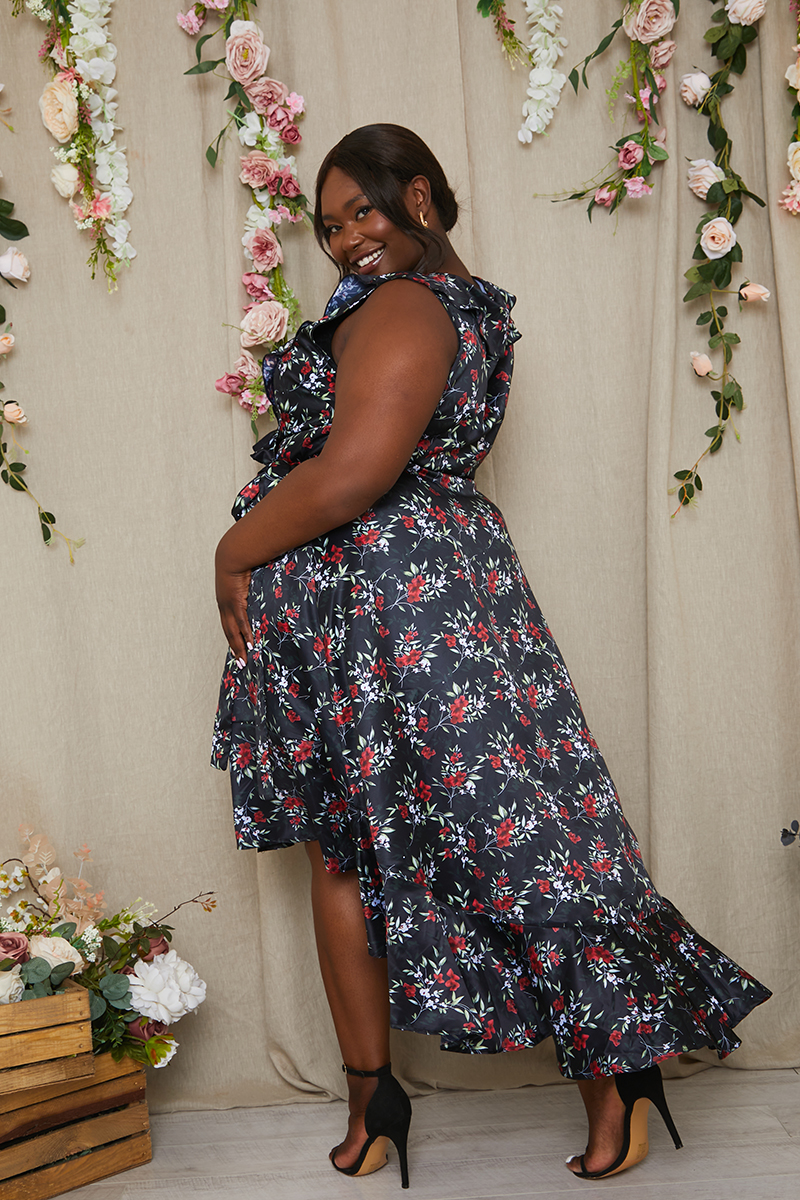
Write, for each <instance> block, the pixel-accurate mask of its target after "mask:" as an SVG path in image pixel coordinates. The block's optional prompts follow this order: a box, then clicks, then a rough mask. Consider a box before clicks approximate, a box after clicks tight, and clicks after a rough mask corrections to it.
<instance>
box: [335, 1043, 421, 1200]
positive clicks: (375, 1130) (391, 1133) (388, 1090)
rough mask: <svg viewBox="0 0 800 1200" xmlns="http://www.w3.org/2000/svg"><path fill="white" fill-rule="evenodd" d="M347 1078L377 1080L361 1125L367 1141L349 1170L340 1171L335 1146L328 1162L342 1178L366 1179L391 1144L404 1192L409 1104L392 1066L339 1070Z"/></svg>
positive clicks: (406, 1168)
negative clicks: (364, 1130) (395, 1149)
mask: <svg viewBox="0 0 800 1200" xmlns="http://www.w3.org/2000/svg"><path fill="white" fill-rule="evenodd" d="M342 1070H343V1071H344V1072H345V1074H347V1075H357V1076H358V1077H359V1078H360V1079H372V1078H375V1077H377V1080H378V1086H377V1087H376V1088H375V1091H374V1092H373V1093H372V1096H371V1097H370V1100H369V1104H368V1105H367V1109H366V1112H365V1113H364V1124H365V1126H366V1129H367V1140H366V1141H365V1142H364V1145H363V1146H362V1147H361V1153H360V1154H359V1156H358V1158H357V1159H356V1161H355V1162H354V1163H353V1165H352V1166H351V1167H340V1166H337V1164H336V1159H335V1158H334V1157H333V1156H334V1154H335V1153H336V1151H337V1150H338V1149H339V1147H338V1146H334V1148H333V1150H331V1152H330V1154H329V1156H328V1157H329V1158H330V1160H331V1162H332V1163H333V1165H334V1167H336V1170H337V1171H341V1173H342V1174H343V1175H370V1174H371V1173H372V1172H373V1171H378V1170H380V1168H381V1167H383V1166H385V1165H386V1163H387V1162H388V1158H387V1154H386V1144H387V1142H389V1141H392V1142H394V1144H395V1146H396V1147H397V1155H398V1158H399V1159H400V1179H401V1182H402V1185H403V1187H404V1188H407V1187H408V1127H409V1125H410V1124H411V1101H410V1100H409V1098H408V1096H407V1095H406V1094H405V1092H404V1091H403V1089H402V1087H401V1086H400V1084H399V1083H398V1082H397V1080H396V1079H395V1077H394V1075H393V1074H392V1064H391V1063H387V1064H386V1066H385V1067H379V1068H378V1070H377V1071H356V1070H354V1069H353V1067H347V1066H343V1067H342Z"/></svg>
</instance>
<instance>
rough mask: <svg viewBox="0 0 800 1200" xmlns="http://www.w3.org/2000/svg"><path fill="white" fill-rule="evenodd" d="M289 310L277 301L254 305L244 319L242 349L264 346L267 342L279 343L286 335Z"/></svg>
mask: <svg viewBox="0 0 800 1200" xmlns="http://www.w3.org/2000/svg"><path fill="white" fill-rule="evenodd" d="M288 323H289V310H288V309H287V308H285V307H284V306H283V305H282V304H279V303H278V301H277V300H264V301H263V302H262V303H261V304H254V305H253V307H252V308H250V309H248V311H247V312H246V313H245V314H244V317H243V318H242V333H241V337H240V339H239V340H240V342H241V345H242V349H244V350H246V349H248V348H249V347H250V346H262V345H263V344H264V343H265V342H279V341H280V340H281V338H282V337H283V336H284V334H285V333H286V327H287V325H288Z"/></svg>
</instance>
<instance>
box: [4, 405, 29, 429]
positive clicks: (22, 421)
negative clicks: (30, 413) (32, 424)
mask: <svg viewBox="0 0 800 1200" xmlns="http://www.w3.org/2000/svg"><path fill="white" fill-rule="evenodd" d="M3 420H4V421H8V423H9V425H27V424H28V418H27V417H26V416H25V413H24V412H23V410H22V409H21V408H20V406H19V405H18V404H17V402H16V401H15V400H6V401H5V402H4V404H3Z"/></svg>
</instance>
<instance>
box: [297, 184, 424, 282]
mask: <svg viewBox="0 0 800 1200" xmlns="http://www.w3.org/2000/svg"><path fill="white" fill-rule="evenodd" d="M417 203H418V201H417V198H416V196H415V193H414V185H413V183H411V184H409V185H408V190H407V195H406V206H407V207H408V210H409V213H410V215H411V217H412V219H414V218H415V216H416V212H417ZM320 207H321V209H322V223H323V225H324V226H325V232H326V236H327V239H328V247H329V249H330V252H331V254H332V255H333V257H334V258H335V260H336V262H337V263H339V264H340V265H341V266H343V267H344V268H345V271H346V272H348V273H349V274H353V275H390V274H392V273H393V272H395V271H413V270H414V268H415V267H416V266H417V264H418V262H419V260H420V259H421V258H422V248H421V246H420V244H419V242H416V241H415V240H414V239H413V238H412V237H409V236H408V234H407V233H403V231H402V230H401V229H398V228H397V226H396V225H393V224H392V222H391V221H390V220H389V219H388V217H385V216H384V215H383V213H380V212H378V210H377V208H373V207H372V205H371V204H370V202H369V200H368V199H367V198H366V196H365V195H364V193H363V192H362V191H361V188H360V187H359V185H358V184H357V183H356V182H355V180H354V179H351V178H350V176H349V175H345V173H344V171H341V170H340V169H339V168H338V167H331V169H330V171H329V172H328V174H327V176H326V178H325V182H324V184H323V185H322V193H321V196H320Z"/></svg>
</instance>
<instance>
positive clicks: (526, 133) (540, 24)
mask: <svg viewBox="0 0 800 1200" xmlns="http://www.w3.org/2000/svg"><path fill="white" fill-rule="evenodd" d="M525 8H526V9H527V13H528V17H527V23H528V26H529V27H530V29H531V33H530V37H529V41H528V50H529V52H530V55H531V58H532V60H533V64H534V66H533V69H532V71H531V73H530V77H529V79H528V99H527V100H526V101H525V103H524V104H523V106H522V116H523V118H524V120H523V123H522V126H521V128H520V130H519V133H518V134H517V136H518V138H519V140H520V141H521V142H530V141H532V140H533V135H534V133H544V131H545V130H546V129H547V126H548V125H549V124H550V122H551V121H552V119H553V113H554V112H555V109H556V106H557V104H558V102H559V100H560V99H561V89H562V88H563V86H564V84H565V83H566V82H567V77H566V75H564V74H562V72H561V71H556V70H555V67H556V64H557V63H558V60H559V58H561V57H562V55H563V53H564V49H565V47H566V45H567V42H566V39H565V38H562V37H559V30H560V28H561V17H562V15H563V9H562V8H561V5H560V4H551V3H550V0H525Z"/></svg>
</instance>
